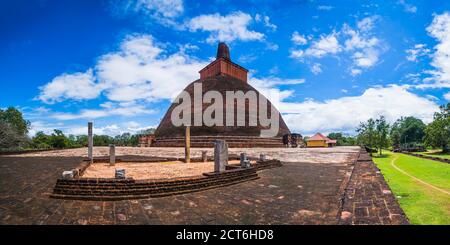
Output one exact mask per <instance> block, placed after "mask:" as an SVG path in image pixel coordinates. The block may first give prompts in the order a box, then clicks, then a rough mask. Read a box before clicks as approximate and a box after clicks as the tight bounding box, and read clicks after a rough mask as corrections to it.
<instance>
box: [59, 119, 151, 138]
mask: <svg viewBox="0 0 450 245" xmlns="http://www.w3.org/2000/svg"><path fill="white" fill-rule="evenodd" d="M148 128H156V126H154V125H148V126H142V125H141V124H140V123H137V122H133V121H131V122H128V123H121V124H109V125H100V126H97V125H95V124H94V127H93V133H94V134H97V135H109V136H116V135H121V134H123V133H130V134H136V133H139V132H141V131H142V130H145V129H148ZM63 132H64V133H65V134H73V135H86V134H87V126H85V125H74V126H71V127H68V128H66V129H63Z"/></svg>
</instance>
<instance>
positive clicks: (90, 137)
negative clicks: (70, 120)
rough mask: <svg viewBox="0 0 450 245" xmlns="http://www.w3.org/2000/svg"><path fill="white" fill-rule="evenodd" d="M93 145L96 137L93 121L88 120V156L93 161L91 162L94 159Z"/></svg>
mask: <svg viewBox="0 0 450 245" xmlns="http://www.w3.org/2000/svg"><path fill="white" fill-rule="evenodd" d="M93 147H94V139H93V134H92V122H88V158H89V160H90V161H91V163H92V162H93V160H94V157H93Z"/></svg>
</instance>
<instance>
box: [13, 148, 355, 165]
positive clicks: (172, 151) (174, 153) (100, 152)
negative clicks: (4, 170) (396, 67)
mask: <svg viewBox="0 0 450 245" xmlns="http://www.w3.org/2000/svg"><path fill="white" fill-rule="evenodd" d="M204 150H206V151H207V154H208V156H213V151H214V149H212V148H191V157H193V158H194V157H198V158H200V157H201V155H202V151H204ZM358 151H359V147H355V146H341V147H332V148H229V154H237V155H239V154H240V153H241V152H245V153H247V155H248V156H251V157H259V154H261V153H264V154H266V156H267V157H268V158H269V159H270V158H272V159H278V160H280V161H282V162H304V163H340V162H344V161H347V160H348V159H349V156H350V155H351V153H357V152H358ZM108 154H109V148H108V147H94V157H100V156H108ZM116 155H117V156H120V155H123V156H124V155H126V156H128V155H139V156H161V157H177V158H180V159H181V158H184V148H180V147H178V148H177V147H116ZM10 156H14V157H87V148H77V149H66V150H55V151H45V152H36V153H28V154H19V155H10Z"/></svg>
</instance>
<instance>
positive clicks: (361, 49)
mask: <svg viewBox="0 0 450 245" xmlns="http://www.w3.org/2000/svg"><path fill="white" fill-rule="evenodd" d="M379 18H380V17H379V16H370V17H366V18H364V19H362V20H360V21H358V22H357V23H356V28H352V27H350V25H348V24H346V23H345V24H344V25H343V27H342V28H341V30H339V31H335V30H333V31H332V32H331V33H330V34H321V35H320V37H319V38H318V39H316V40H314V41H312V42H311V45H310V46H309V47H307V48H306V49H300V48H298V47H296V48H294V49H291V53H290V57H292V58H296V59H299V60H301V61H303V60H304V59H305V58H322V57H324V56H326V55H335V54H338V53H345V54H347V55H346V57H351V58H352V61H353V64H352V66H351V67H350V69H349V71H350V74H351V75H352V76H356V75H359V74H361V73H362V72H363V71H364V70H365V69H368V68H370V67H373V66H375V65H376V64H377V63H378V62H379V60H380V59H379V57H380V55H381V53H383V52H384V51H385V49H386V48H385V46H384V45H382V42H381V41H380V40H379V39H378V38H377V37H375V36H374V35H373V34H372V32H371V30H372V29H373V28H374V26H375V24H376V22H377V21H378V20H379ZM291 40H292V42H293V43H294V44H295V45H299V44H302V45H305V44H306V43H307V40H306V38H305V37H304V36H301V35H299V34H298V32H294V33H293V35H292V38H291Z"/></svg>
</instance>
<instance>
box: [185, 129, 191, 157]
mask: <svg viewBox="0 0 450 245" xmlns="http://www.w3.org/2000/svg"><path fill="white" fill-rule="evenodd" d="M184 138H185V143H184V161H185V162H186V163H190V162H191V127H190V126H186V132H185V137H184Z"/></svg>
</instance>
